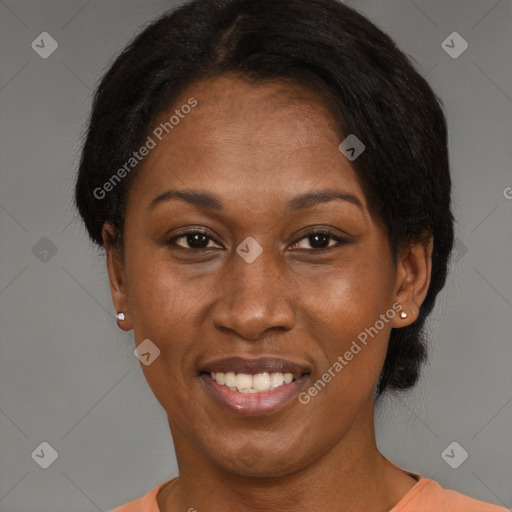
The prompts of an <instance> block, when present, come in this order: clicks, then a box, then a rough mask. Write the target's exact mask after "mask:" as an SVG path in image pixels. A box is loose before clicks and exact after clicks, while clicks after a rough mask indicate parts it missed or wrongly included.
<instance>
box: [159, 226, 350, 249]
mask: <svg viewBox="0 0 512 512" xmlns="http://www.w3.org/2000/svg"><path fill="white" fill-rule="evenodd" d="M189 235H204V236H205V237H206V238H207V239H208V240H209V241H210V240H211V241H214V242H215V243H218V242H216V241H215V239H214V238H212V237H211V236H210V235H209V234H208V233H207V232H205V231H201V230H200V229H197V230H194V231H187V232H185V233H182V234H181V235H177V236H175V237H173V238H171V239H170V240H169V241H168V242H167V244H168V245H174V244H175V243H176V241H177V240H179V239H181V238H186V237H187V236H189ZM314 235H323V236H326V237H328V238H330V239H332V240H334V241H335V242H337V244H336V245H333V246H328V247H322V248H319V249H315V248H313V249H299V250H306V251H314V252H323V251H327V250H329V249H334V248H335V247H339V246H340V245H344V244H347V243H349V240H348V239H346V238H342V237H340V236H339V235H337V234H335V233H334V232H332V231H329V230H326V229H317V230H314V231H310V232H309V233H306V234H305V235H303V236H302V237H301V238H299V239H298V240H296V241H295V242H293V243H292V245H296V244H298V243H299V242H301V241H302V240H304V239H305V238H309V237H311V236H314ZM219 245H220V244H219ZM178 247H179V248H180V249H184V250H189V251H194V252H200V251H208V250H210V249H214V248H213V247H210V248H208V247H201V248H192V247H182V246H178Z"/></svg>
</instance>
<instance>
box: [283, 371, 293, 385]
mask: <svg viewBox="0 0 512 512" xmlns="http://www.w3.org/2000/svg"><path fill="white" fill-rule="evenodd" d="M283 377H284V383H285V384H290V382H291V381H292V380H293V375H292V374H291V373H285V374H283Z"/></svg>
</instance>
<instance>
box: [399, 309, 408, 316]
mask: <svg viewBox="0 0 512 512" xmlns="http://www.w3.org/2000/svg"><path fill="white" fill-rule="evenodd" d="M400 318H407V313H406V312H405V311H403V310H402V311H400Z"/></svg>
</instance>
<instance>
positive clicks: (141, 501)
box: [109, 477, 176, 512]
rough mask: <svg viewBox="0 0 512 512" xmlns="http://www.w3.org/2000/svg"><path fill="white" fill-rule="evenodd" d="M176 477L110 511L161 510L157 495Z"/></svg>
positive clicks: (153, 511)
mask: <svg viewBox="0 0 512 512" xmlns="http://www.w3.org/2000/svg"><path fill="white" fill-rule="evenodd" d="M175 478H176V477H174V478H171V479H170V480H167V481H166V482H163V483H161V484H158V485H157V486H156V487H153V489H151V490H150V491H149V492H148V493H147V494H145V495H144V496H142V497H140V498H138V499H136V500H134V501H130V502H129V503H125V504H124V505H122V506H120V507H118V508H115V509H114V510H110V511H109V512H159V509H158V503H157V499H156V497H157V495H158V493H159V492H160V490H161V489H163V488H164V487H165V486H166V485H167V484H168V483H170V482H172V481H173V480H175Z"/></svg>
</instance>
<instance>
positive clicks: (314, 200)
mask: <svg viewBox="0 0 512 512" xmlns="http://www.w3.org/2000/svg"><path fill="white" fill-rule="evenodd" d="M173 199H178V200H181V201H184V202H186V203H188V204H190V205H192V206H196V207H198V208H202V209H208V210H216V211H220V210H224V203H223V202H222V200H221V199H220V198H219V197H218V196H216V195H214V194H210V193H209V192H203V191H200V190H168V191H167V192H163V193H162V194H160V195H158V196H156V197H155V198H154V199H153V200H152V201H151V202H150V203H149V205H148V207H147V209H148V210H149V211H151V210H153V209H154V208H155V207H156V206H157V205H159V204H161V203H164V202H166V201H171V200H173ZM334 200H341V201H346V202H348V203H351V204H354V205H356V206H358V207H359V208H361V210H364V207H363V205H362V203H361V201H360V200H359V199H358V198H357V197H356V196H354V195H353V194H350V193H348V192H345V191H342V190H329V189H326V190H319V191H317V192H308V193H306V194H302V195H299V196H296V197H294V198H293V199H291V200H290V201H288V203H287V205H286V211H287V212H291V211H297V210H303V209H306V208H311V207H312V206H316V205H317V204H323V203H328V202H330V201H334Z"/></svg>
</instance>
